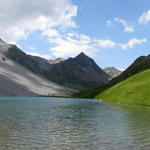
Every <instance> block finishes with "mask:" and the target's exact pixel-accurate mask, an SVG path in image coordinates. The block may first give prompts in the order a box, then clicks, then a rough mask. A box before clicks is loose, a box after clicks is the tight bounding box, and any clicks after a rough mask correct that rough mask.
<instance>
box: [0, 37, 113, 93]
mask: <svg viewBox="0 0 150 150" xmlns="http://www.w3.org/2000/svg"><path fill="white" fill-rule="evenodd" d="M0 57H1V61H0V62H1V66H3V65H4V64H5V65H6V64H7V66H6V68H9V67H11V64H14V66H12V68H13V69H12V75H13V74H14V72H17V74H16V76H20V78H22V79H21V80H22V83H20V82H19V86H18V87H21V85H22V86H23V87H24V86H25V87H27V88H26V89H28V90H29V89H30V90H29V91H28V92H27V93H30V91H32V92H31V93H32V94H33V95H34V94H38V95H66V94H68V93H70V94H72V92H74V91H75V90H71V89H76V90H85V89H88V88H94V87H96V86H98V85H104V84H106V83H108V82H109V78H110V75H108V74H107V73H106V72H105V71H103V70H102V69H101V68H100V67H99V66H98V65H97V64H96V63H95V62H94V60H93V59H91V58H90V57H88V56H86V55H85V54H84V53H80V54H79V55H78V56H76V57H74V58H69V59H66V60H65V59H63V58H57V59H55V60H46V59H43V58H41V57H37V56H31V55H27V54H26V53H25V52H23V51H22V50H21V49H19V48H18V47H17V46H15V45H11V44H7V43H5V42H4V41H2V40H0ZM2 64H3V65H2ZM21 67H22V68H21ZM0 68H1V69H2V67H0ZM3 69H4V68H3ZM3 69H2V70H1V72H0V77H2V76H4V77H6V76H7V80H9V79H10V80H13V79H12V78H11V77H10V78H9V76H8V73H7V71H8V70H7V69H4V70H3ZM19 70H20V71H19ZM23 70H24V72H28V74H32V75H33V76H34V77H32V78H27V76H26V77H25V76H24V75H23V72H22V71H23ZM2 72H5V74H3V73H2ZM10 73H11V72H10V71H9V74H10ZM5 75H6V76H5ZM113 75H114V74H113ZM23 78H26V79H27V80H28V82H31V83H33V81H34V80H35V79H34V78H36V82H34V83H36V84H35V85H34V87H41V88H42V84H41V83H43V84H45V82H47V84H48V85H47V90H45V91H47V92H43V93H42V92H40V90H37V91H38V92H37V91H34V90H33V89H34V88H32V86H30V85H29V86H28V85H27V84H24V83H23V80H24V79H23ZM21 80H20V81H21ZM32 80H33V81H32ZM38 80H39V82H38ZM41 80H42V81H41ZM13 81H14V80H13ZM16 81H17V78H16V80H15V83H14V84H16ZM18 81H19V80H18ZM17 84H18V83H17ZM8 85H9V84H8ZM11 85H12V87H15V86H13V84H11ZM54 85H56V87H57V88H56V87H55V86H54ZM48 86H50V87H51V88H49V87H48ZM66 87H67V88H66ZM1 88H2V87H1ZM20 89H21V88H20ZM48 89H49V92H48ZM5 90H6V91H7V86H5ZM53 90H54V91H55V92H52V91H53ZM66 90H68V92H64V91H66ZM1 91H2V89H1ZM16 91H17V90H16ZM59 91H61V92H60V93H59ZM62 91H63V92H64V93H62ZM2 93H5V92H2ZM8 93H11V90H10V91H8ZM20 93H22V94H21V95H23V92H20ZM54 93H55V94H54ZM56 93H57V94H56ZM11 94H12V95H19V93H18V92H16V93H15V92H12V93H11ZM11 94H9V95H11ZM70 94H68V95H70ZM0 95H2V94H1V93H0ZM5 95H7V92H6V94H5ZM24 95H29V94H25V93H24ZM30 95H31V94H30Z"/></svg>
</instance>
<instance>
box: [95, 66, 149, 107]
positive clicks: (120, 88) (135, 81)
mask: <svg viewBox="0 0 150 150" xmlns="http://www.w3.org/2000/svg"><path fill="white" fill-rule="evenodd" d="M95 98H96V99H102V100H105V101H111V102H118V103H126V104H137V105H150V69H148V70H145V71H143V72H141V73H138V74H136V75H134V76H132V77H130V78H128V79H126V80H124V81H122V82H120V83H118V84H116V85H114V86H113V87H111V88H109V89H107V90H105V91H103V92H102V93H100V94H99V95H97V96H96V97H95Z"/></svg>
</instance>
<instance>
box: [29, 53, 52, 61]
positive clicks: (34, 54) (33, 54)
mask: <svg viewBox="0 0 150 150" xmlns="http://www.w3.org/2000/svg"><path fill="white" fill-rule="evenodd" d="M27 54H28V55H32V56H38V57H42V58H44V59H48V60H49V59H51V56H50V55H42V54H40V53H36V52H28V53H27Z"/></svg>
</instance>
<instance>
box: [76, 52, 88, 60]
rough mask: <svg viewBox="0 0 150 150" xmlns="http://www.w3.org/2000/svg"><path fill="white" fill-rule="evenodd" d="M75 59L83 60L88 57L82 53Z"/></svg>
mask: <svg viewBox="0 0 150 150" xmlns="http://www.w3.org/2000/svg"><path fill="white" fill-rule="evenodd" d="M75 58H78V59H85V58H88V59H89V57H88V56H87V55H86V54H85V53H83V52H81V53H80V54H79V55H77V56H76V57H75Z"/></svg>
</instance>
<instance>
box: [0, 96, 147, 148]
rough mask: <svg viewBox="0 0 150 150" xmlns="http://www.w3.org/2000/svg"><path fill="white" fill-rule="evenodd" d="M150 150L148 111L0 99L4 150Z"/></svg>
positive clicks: (47, 100)
mask: <svg viewBox="0 0 150 150" xmlns="http://www.w3.org/2000/svg"><path fill="white" fill-rule="evenodd" d="M121 149H122V150H138V149H139V150H146V149H150V108H146V107H135V106H121V105H114V104H109V103H104V102H100V101H95V100H88V99H64V98H62V99H61V98H30V97H29V98H24V97H22V98H21V97H20V98H15V97H14V98H10V97H6V98H3V97H1V98H0V150H121Z"/></svg>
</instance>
